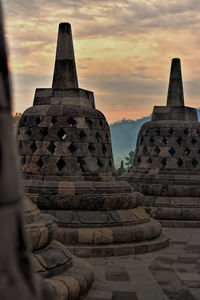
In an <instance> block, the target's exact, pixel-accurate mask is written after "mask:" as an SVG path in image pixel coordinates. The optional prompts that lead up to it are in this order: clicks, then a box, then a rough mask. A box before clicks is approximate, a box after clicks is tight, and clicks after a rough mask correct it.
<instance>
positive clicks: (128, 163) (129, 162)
mask: <svg viewBox="0 0 200 300" xmlns="http://www.w3.org/2000/svg"><path fill="white" fill-rule="evenodd" d="M134 156H135V151H130V152H129V153H128V156H126V157H125V160H126V162H125V165H126V166H127V167H128V169H129V168H130V167H132V165H133V161H134Z"/></svg>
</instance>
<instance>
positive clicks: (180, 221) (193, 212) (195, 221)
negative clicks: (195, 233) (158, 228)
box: [145, 207, 200, 228]
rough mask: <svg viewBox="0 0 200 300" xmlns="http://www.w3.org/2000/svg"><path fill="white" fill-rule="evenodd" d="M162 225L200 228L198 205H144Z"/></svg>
mask: <svg viewBox="0 0 200 300" xmlns="http://www.w3.org/2000/svg"><path fill="white" fill-rule="evenodd" d="M145 210H146V212H147V213H149V214H150V215H151V216H152V217H153V218H155V219H157V220H158V221H159V222H160V223H161V225H162V227H175V228H200V207H193V208H191V207H190V208H188V207H183V208H181V207H145Z"/></svg>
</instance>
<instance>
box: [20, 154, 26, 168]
mask: <svg viewBox="0 0 200 300" xmlns="http://www.w3.org/2000/svg"><path fill="white" fill-rule="evenodd" d="M25 163H26V156H25V155H24V156H22V159H21V164H22V166H24V165H25Z"/></svg>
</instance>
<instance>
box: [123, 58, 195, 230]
mask: <svg viewBox="0 0 200 300" xmlns="http://www.w3.org/2000/svg"><path fill="white" fill-rule="evenodd" d="M122 180H127V181H128V182H129V183H130V184H131V185H132V186H133V187H134V189H135V190H136V191H138V192H141V193H143V195H144V198H143V199H142V201H141V203H140V204H141V205H142V206H144V207H146V210H147V211H148V212H149V213H150V214H151V216H152V217H155V218H157V219H159V221H160V222H161V224H162V225H165V226H172V227H174V226H181V227H183V226H186V227H187V226H189V227H190V226H193V227H196V226H200V222H199V221H200V185H199V182H200V123H199V122H198V117H197V111H196V109H195V108H191V107H187V106H185V105H184V96H183V84H182V75H181V65H180V60H179V59H178V58H174V59H173V60H172V65H171V74H170V80H169V89H168V97H167V105H166V106H155V107H154V110H153V114H152V118H151V121H149V122H146V123H145V124H143V126H142V128H141V129H140V132H139V135H138V140H137V147H136V154H135V159H134V164H133V167H132V169H131V173H130V174H128V175H125V176H122Z"/></svg>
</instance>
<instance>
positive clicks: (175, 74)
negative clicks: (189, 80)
mask: <svg viewBox="0 0 200 300" xmlns="http://www.w3.org/2000/svg"><path fill="white" fill-rule="evenodd" d="M167 106H184V95H183V82H182V75H181V61H180V59H179V58H173V59H172V64H171V72H170V78H169V88H168V96H167Z"/></svg>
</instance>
